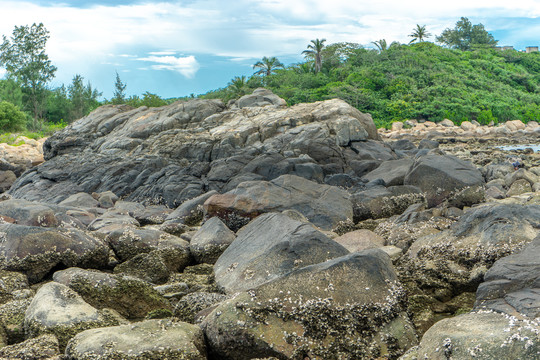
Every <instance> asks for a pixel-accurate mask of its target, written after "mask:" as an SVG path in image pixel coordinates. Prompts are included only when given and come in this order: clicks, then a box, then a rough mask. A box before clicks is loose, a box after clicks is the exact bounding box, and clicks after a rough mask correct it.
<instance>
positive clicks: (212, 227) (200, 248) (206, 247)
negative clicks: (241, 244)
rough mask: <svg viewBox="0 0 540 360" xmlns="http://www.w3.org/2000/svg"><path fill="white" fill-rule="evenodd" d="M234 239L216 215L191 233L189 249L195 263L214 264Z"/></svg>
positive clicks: (232, 234)
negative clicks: (193, 233)
mask: <svg viewBox="0 0 540 360" xmlns="http://www.w3.org/2000/svg"><path fill="white" fill-rule="evenodd" d="M234 239H236V235H235V234H234V233H233V232H232V231H231V230H229V228H228V227H227V226H225V224H224V223H223V222H222V221H221V220H220V219H219V218H217V217H213V218H210V219H209V220H207V221H206V222H205V223H204V225H203V226H201V228H200V229H199V231H197V232H196V233H195V235H193V237H192V238H191V241H190V243H189V250H190V252H191V254H192V255H193V257H194V258H195V261H196V262H197V263H208V264H214V263H215V262H216V260H217V259H218V258H219V256H220V255H221V254H222V253H223V251H225V249H227V247H229V245H230V244H231V243H232V242H233V241H234Z"/></svg>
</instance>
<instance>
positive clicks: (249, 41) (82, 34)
mask: <svg viewBox="0 0 540 360" xmlns="http://www.w3.org/2000/svg"><path fill="white" fill-rule="evenodd" d="M462 16H464V17H467V18H469V20H470V21H471V22H472V23H473V24H478V23H482V24H483V25H484V26H485V28H486V30H488V31H489V32H490V33H492V34H493V35H494V37H495V39H497V40H499V45H511V46H514V48H516V49H519V50H522V49H524V48H525V47H526V46H538V45H540V36H538V34H540V17H539V16H540V0H514V1H507V0H453V1H444V2H437V1H432V0H421V1H416V0H409V1H403V0H399V1H398V0H228V1H226V0H177V1H167V0H163V1H147V0H111V1H105V0H101V1H87V0H63V1H62V0H50V1H40V0H0V34H3V35H5V36H7V37H9V36H10V35H11V33H12V32H13V29H14V27H15V26H21V25H31V24H32V23H43V24H44V25H45V27H46V28H47V30H48V31H49V32H50V38H49V40H48V42H47V46H46V52H47V54H48V55H49V59H50V60H51V61H52V62H53V64H54V65H55V66H57V68H58V70H57V73H56V78H55V79H54V80H53V81H52V83H51V86H52V87H57V86H60V85H62V84H66V85H68V84H70V83H71V80H72V78H73V76H74V75H76V74H79V75H82V76H83V77H84V79H85V81H86V82H90V83H91V85H92V87H93V88H96V89H98V90H99V91H101V92H102V93H103V98H108V99H110V98H111V97H112V94H113V91H114V82H115V77H116V72H118V74H119V76H120V78H121V80H122V81H123V82H124V83H125V84H126V85H127V88H126V93H127V94H128V95H138V96H141V95H142V94H143V93H144V92H146V91H148V92H150V93H153V94H157V95H159V96H161V97H163V98H171V97H181V96H188V95H190V94H195V95H197V94H202V93H206V92H208V91H210V90H214V89H217V88H221V87H225V86H227V83H228V82H229V81H230V80H231V79H232V78H234V77H235V76H240V75H246V76H251V75H252V74H253V72H254V70H253V67H252V66H253V64H254V63H256V62H257V61H258V60H260V59H261V58H262V57H263V56H268V57H271V56H276V57H277V58H278V59H279V60H280V61H281V62H282V63H284V64H285V65H289V64H293V63H298V62H302V61H303V60H304V59H303V57H302V55H301V53H302V51H303V50H305V49H306V46H307V45H308V44H309V42H310V40H312V39H317V38H319V39H322V38H324V39H326V44H331V43H336V42H354V43H359V44H361V45H363V46H365V47H367V48H370V47H373V44H372V43H371V42H372V41H376V40H379V39H386V40H387V42H388V43H390V42H392V41H398V42H401V43H408V42H409V41H410V40H411V38H410V37H408V35H409V34H410V33H411V32H412V30H413V29H414V28H415V27H416V24H419V25H426V28H427V30H428V32H430V33H431V34H434V35H439V34H440V33H441V32H442V31H443V30H444V29H446V28H453V27H454V26H455V23H456V21H458V20H459V19H460V17H462ZM428 41H435V39H434V36H432V37H431V38H429V39H428ZM3 76H5V72H4V71H3V69H0V78H1V77H3Z"/></svg>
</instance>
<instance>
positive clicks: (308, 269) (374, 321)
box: [202, 250, 416, 360]
mask: <svg viewBox="0 0 540 360" xmlns="http://www.w3.org/2000/svg"><path fill="white" fill-rule="evenodd" d="M351 279H354V281H353V282H352V283H351ZM351 284H354V286H351ZM403 296H404V293H402V292H401V290H400V287H399V284H398V282H397V277H396V275H395V273H394V272H393V269H392V265H391V262H390V258H389V257H388V255H386V254H385V253H384V252H382V251H380V250H366V251H364V252H360V253H354V254H350V255H346V256H343V257H339V258H335V259H333V260H329V261H326V262H323V263H319V264H314V265H310V266H305V267H302V268H299V269H297V270H294V271H292V272H290V273H288V274H286V275H285V276H282V277H280V278H277V279H275V280H273V281H271V282H267V283H264V284H262V285H260V286H258V287H256V288H255V289H253V290H250V291H248V292H243V293H239V294H238V295H236V296H235V297H234V298H232V299H230V300H226V301H225V302H223V303H221V304H220V305H218V306H217V307H216V308H215V309H214V310H213V311H212V312H211V313H210V314H209V315H208V316H207V317H206V318H205V320H204V321H203V323H202V326H203V329H204V331H205V335H206V337H207V339H208V345H209V352H210V354H212V355H213V356H214V357H216V358H220V359H239V360H243V359H252V358H265V357H276V358H280V359H281V358H283V359H290V358H306V357H308V358H321V359H330V358H357V359H369V358H375V357H377V356H388V357H395V356H396V355H399V354H401V353H402V352H403V351H404V350H405V349H407V348H409V347H410V346H412V345H415V343H416V335H415V333H414V330H413V328H412V325H411V324H410V323H409V321H408V320H407V317H406V315H404V313H403V312H402V310H403V308H402V305H401V302H402V301H403ZM383 334H386V335H383ZM389 339H392V340H389ZM389 341H392V344H393V345H392V346H391V347H390V346H388V342H389Z"/></svg>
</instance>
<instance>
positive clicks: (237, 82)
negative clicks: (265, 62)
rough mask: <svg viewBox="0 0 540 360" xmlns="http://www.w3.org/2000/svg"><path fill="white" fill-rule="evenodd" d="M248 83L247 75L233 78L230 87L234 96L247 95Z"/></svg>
mask: <svg viewBox="0 0 540 360" xmlns="http://www.w3.org/2000/svg"><path fill="white" fill-rule="evenodd" d="M246 85H247V80H246V76H245V75H242V76H236V77H235V78H234V79H232V80H231V82H230V83H229V89H230V91H231V92H232V93H233V94H234V96H242V95H245V93H246V91H245V88H246Z"/></svg>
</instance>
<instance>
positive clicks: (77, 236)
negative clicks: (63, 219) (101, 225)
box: [0, 224, 109, 283]
mask: <svg viewBox="0 0 540 360" xmlns="http://www.w3.org/2000/svg"><path fill="white" fill-rule="evenodd" d="M0 235H1V237H2V242H1V243H0V256H1V262H0V263H1V266H2V267H3V268H4V269H6V270H11V271H20V272H23V273H25V274H26V276H27V277H28V280H29V281H30V282H31V283H35V282H38V281H39V280H41V279H42V278H43V277H44V276H46V275H47V274H48V273H49V272H50V271H51V270H52V269H53V268H55V267H56V266H63V267H70V266H80V267H85V268H96V267H105V266H106V264H107V263H108V260H109V248H108V247H107V246H106V245H105V243H104V242H103V241H102V240H100V239H98V238H97V237H94V236H93V235H92V234H90V233H86V232H82V231H80V230H75V229H61V228H57V229H52V228H41V227H34V226H22V225H13V224H7V225H0Z"/></svg>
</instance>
